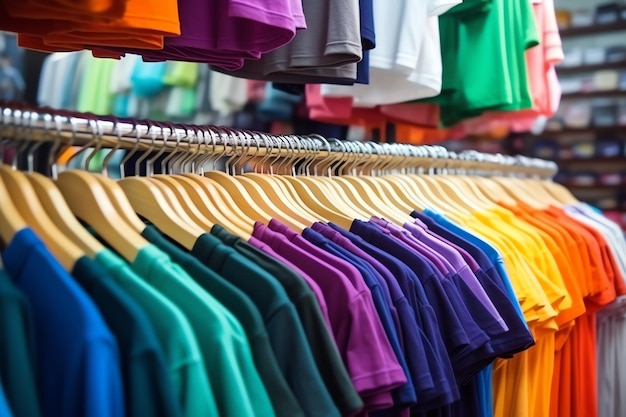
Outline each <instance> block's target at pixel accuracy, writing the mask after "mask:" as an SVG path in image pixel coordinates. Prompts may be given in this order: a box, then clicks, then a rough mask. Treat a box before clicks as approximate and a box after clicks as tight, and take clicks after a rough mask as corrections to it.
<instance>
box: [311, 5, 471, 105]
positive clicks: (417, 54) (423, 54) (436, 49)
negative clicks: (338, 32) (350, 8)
mask: <svg viewBox="0 0 626 417" xmlns="http://www.w3.org/2000/svg"><path fill="white" fill-rule="evenodd" d="M459 3H461V1H460V0H431V1H428V2H425V3H422V2H417V1H414V0H403V1H394V2H386V1H384V0H374V20H375V22H376V48H375V49H374V50H372V51H371V52H370V83H369V84H367V85H361V84H357V85H354V86H337V85H322V88H321V93H322V95H323V96H333V97H353V98H354V106H357V107H373V106H376V105H381V104H393V103H402V102H405V101H411V100H417V99H420V98H426V97H433V96H436V95H438V94H439V93H440V92H441V82H442V81H441V79H442V65H441V48H440V41H439V20H438V16H439V15H440V14H442V13H445V12H446V11H447V10H448V9H450V8H451V7H452V6H454V5H456V4H459ZM393 28H395V29H396V30H392V29H393Z"/></svg>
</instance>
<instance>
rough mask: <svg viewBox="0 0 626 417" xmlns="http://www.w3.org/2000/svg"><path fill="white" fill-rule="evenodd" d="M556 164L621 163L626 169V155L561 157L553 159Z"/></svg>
mask: <svg viewBox="0 0 626 417" xmlns="http://www.w3.org/2000/svg"><path fill="white" fill-rule="evenodd" d="M555 162H556V163H557V164H559V165H561V164H615V163H622V164H624V168H625V169H626V157H624V156H618V157H608V158H603V157H601V156H594V157H591V158H561V159H557V160H556V161H555Z"/></svg>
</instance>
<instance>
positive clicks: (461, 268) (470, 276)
mask: <svg viewBox="0 0 626 417" xmlns="http://www.w3.org/2000/svg"><path fill="white" fill-rule="evenodd" d="M404 228H405V229H406V230H407V231H409V232H410V233H411V235H412V236H413V237H414V238H415V239H418V240H421V241H422V242H424V243H425V244H427V245H431V247H432V248H433V249H435V250H437V251H438V252H439V253H441V254H442V255H444V256H445V257H446V259H448V260H449V261H450V263H451V264H452V266H453V267H454V272H455V273H457V274H458V275H459V276H460V277H461V279H463V281H464V282H465V283H466V284H467V285H468V286H469V287H470V288H471V290H472V292H473V293H474V294H475V295H476V297H478V298H479V299H480V301H481V302H482V304H483V305H484V306H485V308H486V309H487V310H488V311H489V313H490V314H491V315H492V316H493V317H494V319H495V320H496V321H497V322H498V324H500V326H501V327H502V330H504V331H508V330H509V328H508V326H507V325H506V323H505V322H504V319H503V318H502V316H501V315H500V312H499V311H498V310H497V309H496V307H495V306H494V304H493V302H492V301H491V299H490V298H489V296H488V295H487V293H486V292H485V289H484V288H483V286H482V285H481V283H480V282H479V281H478V278H477V277H476V275H474V273H473V272H472V270H471V269H470V267H469V265H468V264H467V263H466V262H465V261H464V260H463V257H462V256H461V254H460V253H459V252H458V251H456V250H455V249H454V248H452V247H451V246H450V245H446V244H445V243H443V242H442V241H441V240H438V239H436V238H434V237H433V236H431V235H429V234H427V233H426V232H425V231H424V230H423V229H422V228H420V227H418V226H417V225H414V224H410V223H406V224H405V225H404Z"/></svg>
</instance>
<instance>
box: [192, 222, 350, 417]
mask: <svg viewBox="0 0 626 417" xmlns="http://www.w3.org/2000/svg"><path fill="white" fill-rule="evenodd" d="M191 253H192V255H193V256H195V257H196V258H198V259H199V260H200V261H201V262H202V263H203V264H204V265H206V266H207V267H209V268H211V269H213V270H214V271H216V272H217V273H219V274H220V275H221V276H223V277H224V278H226V279H227V280H228V281H229V282H230V283H232V284H233V285H235V286H236V287H237V288H239V289H240V290H242V291H243V292H244V293H245V294H246V295H247V296H248V297H250V299H251V300H252V301H253V302H254V304H255V305H256V306H257V308H258V309H259V311H260V312H261V315H262V316H263V319H264V321H265V327H266V329H267V332H268V334H269V337H270V342H271V344H272V349H273V351H274V355H275V357H276V360H277V361H278V364H279V366H280V368H281V370H282V371H283V375H285V378H286V379H287V382H288V383H289V386H290V387H291V390H292V391H293V393H294V394H295V395H296V398H297V399H298V402H299V403H300V406H301V407H302V409H303V410H304V412H305V414H306V415H307V416H308V417H331V416H335V417H339V416H340V413H339V410H338V409H337V408H336V407H335V405H334V403H333V401H332V398H331V396H330V394H329V392H328V390H327V388H326V386H325V385H324V382H323V380H322V377H321V375H320V372H319V370H318V368H317V366H316V364H315V360H314V359H313V354H312V352H311V348H310V346H309V344H308V341H307V338H306V334H305V332H304V329H303V327H302V323H301V322H300V319H299V317H298V313H297V311H296V309H295V307H294V305H293V304H292V303H291V301H290V300H289V297H288V296H287V294H286V292H285V290H284V289H283V287H282V286H281V285H280V283H279V282H278V281H276V279H274V278H273V277H272V276H271V275H270V274H268V273H267V272H266V271H265V270H263V269H262V268H261V267H259V266H258V265H256V264H255V263H254V262H251V261H250V260H248V259H246V258H245V257H244V256H241V254H239V253H237V251H235V250H234V249H233V248H230V247H228V246H226V245H224V244H223V243H222V242H221V241H220V240H219V239H218V238H216V237H215V236H212V235H210V234H207V233H205V234H203V235H201V236H200V237H199V238H198V240H197V241H196V243H195V245H194V247H193V249H192V251H191ZM286 335H288V337H285V336H286Z"/></svg>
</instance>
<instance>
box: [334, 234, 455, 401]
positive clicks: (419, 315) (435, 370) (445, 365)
mask: <svg viewBox="0 0 626 417" xmlns="http://www.w3.org/2000/svg"><path fill="white" fill-rule="evenodd" d="M329 226H330V227H331V228H333V229H334V230H335V231H337V232H339V233H340V234H342V235H343V236H344V237H346V238H348V239H349V240H350V241H352V243H354V244H355V245H356V246H358V247H359V248H360V249H362V250H364V251H365V252H366V253H368V254H369V255H371V256H372V257H374V258H375V259H377V260H378V261H379V262H381V263H382V264H383V265H384V266H385V267H386V268H388V269H389V270H390V271H391V273H392V274H393V276H394V277H395V279H396V280H397V282H398V285H399V286H400V288H401V290H402V292H403V294H404V295H405V296H406V297H407V300H408V302H409V305H410V306H411V310H412V313H413V314H414V315H415V321H414V322H415V324H416V325H417V326H418V328H419V339H420V341H419V343H418V344H417V345H416V346H415V348H416V352H419V351H420V349H422V350H423V351H424V355H425V357H426V362H423V363H420V364H415V365H416V366H414V367H412V368H411V369H412V371H411V374H412V375H415V374H417V375H420V377H419V378H415V377H414V378H413V383H414V384H415V385H416V388H417V391H418V406H417V408H419V409H420V410H423V411H427V410H432V409H435V408H438V407H440V406H443V405H446V404H451V403H453V402H454V401H457V400H458V399H459V390H458V387H457V384H456V380H455V377H454V372H453V370H452V364H451V362H450V357H449V355H448V353H447V350H446V347H445V344H444V342H443V338H442V335H441V332H440V330H439V329H440V328H439V325H438V323H437V317H436V315H435V313H434V310H433V308H432V307H431V305H430V303H429V300H428V298H427V297H426V294H425V292H424V289H423V287H422V285H421V282H420V281H419V280H418V279H417V277H416V276H415V274H414V273H413V271H411V269H410V268H409V267H408V266H407V265H406V264H404V263H403V262H401V261H400V260H398V259H397V258H395V257H393V256H392V255H390V254H389V253H387V252H386V251H384V250H381V249H379V248H378V247H376V246H375V245H373V244H371V243H369V242H367V241H365V240H364V239H363V238H361V237H360V236H357V235H355V234H354V233H350V232H347V231H345V230H343V229H342V228H341V227H339V226H337V225H335V224H333V223H329ZM411 352H413V350H411ZM407 356H408V357H407V359H409V360H410V359H411V358H413V357H414V356H413V353H412V354H410V355H407ZM410 364H411V362H409V365H410Z"/></svg>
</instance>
